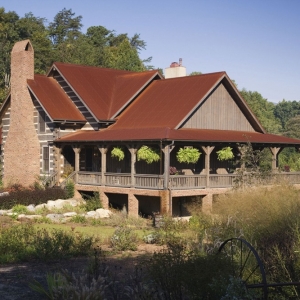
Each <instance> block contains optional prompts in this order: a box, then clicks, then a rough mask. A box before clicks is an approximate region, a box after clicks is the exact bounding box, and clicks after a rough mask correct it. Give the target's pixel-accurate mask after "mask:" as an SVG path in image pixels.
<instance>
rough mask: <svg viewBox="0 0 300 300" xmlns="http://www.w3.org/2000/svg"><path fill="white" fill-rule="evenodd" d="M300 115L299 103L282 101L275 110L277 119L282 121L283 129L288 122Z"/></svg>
mask: <svg viewBox="0 0 300 300" xmlns="http://www.w3.org/2000/svg"><path fill="white" fill-rule="evenodd" d="M299 114H300V103H299V102H297V101H286V100H284V99H283V100H282V101H281V102H279V103H277V104H276V106H275V109H274V115H275V117H276V118H277V119H278V120H279V121H280V123H281V126H282V128H283V129H284V128H285V124H286V122H287V121H288V120H289V119H290V118H293V117H295V116H296V115H299Z"/></svg>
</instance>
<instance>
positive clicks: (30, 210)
mask: <svg viewBox="0 0 300 300" xmlns="http://www.w3.org/2000/svg"><path fill="white" fill-rule="evenodd" d="M27 210H28V211H29V212H34V211H35V206H34V205H33V204H30V205H28V206H27Z"/></svg>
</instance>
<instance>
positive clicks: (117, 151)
mask: <svg viewBox="0 0 300 300" xmlns="http://www.w3.org/2000/svg"><path fill="white" fill-rule="evenodd" d="M111 157H114V158H117V159H118V160H119V161H121V160H123V159H124V157H125V153H124V151H123V149H122V148H120V147H114V148H113V149H112V150H111Z"/></svg>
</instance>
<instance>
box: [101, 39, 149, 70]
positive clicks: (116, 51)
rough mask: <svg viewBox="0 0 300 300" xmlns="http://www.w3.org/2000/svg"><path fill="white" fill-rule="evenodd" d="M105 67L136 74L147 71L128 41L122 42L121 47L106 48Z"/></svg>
mask: <svg viewBox="0 0 300 300" xmlns="http://www.w3.org/2000/svg"><path fill="white" fill-rule="evenodd" d="M103 66H104V67H106V68H112V69H119V70H128V71H136V72H139V71H144V70H145V66H144V65H143V62H142V61H141V59H140V58H139V55H138V52H137V50H136V49H135V48H133V47H132V46H131V44H130V42H129V40H128V39H125V40H124V41H122V42H121V43H120V45H119V46H111V47H105V48H104V56H103Z"/></svg>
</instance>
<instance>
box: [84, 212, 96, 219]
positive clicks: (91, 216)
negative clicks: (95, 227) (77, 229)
mask: <svg viewBox="0 0 300 300" xmlns="http://www.w3.org/2000/svg"><path fill="white" fill-rule="evenodd" d="M85 217H86V218H94V219H97V218H99V216H98V214H97V213H96V212H95V211H94V210H92V211H88V212H87V213H86V214H85Z"/></svg>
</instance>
